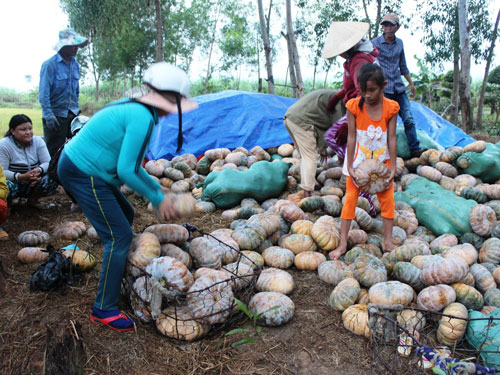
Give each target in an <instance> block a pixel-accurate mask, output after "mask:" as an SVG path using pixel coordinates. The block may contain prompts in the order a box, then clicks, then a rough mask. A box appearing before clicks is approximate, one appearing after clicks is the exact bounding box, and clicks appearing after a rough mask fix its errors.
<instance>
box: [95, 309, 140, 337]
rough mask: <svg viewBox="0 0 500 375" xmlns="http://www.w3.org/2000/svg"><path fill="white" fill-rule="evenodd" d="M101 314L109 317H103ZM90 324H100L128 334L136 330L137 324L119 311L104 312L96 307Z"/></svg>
mask: <svg viewBox="0 0 500 375" xmlns="http://www.w3.org/2000/svg"><path fill="white" fill-rule="evenodd" d="M101 314H102V315H109V316H102V315H101ZM97 315H101V316H102V317H98V316H97ZM90 322H91V323H92V324H98V323H100V324H102V325H103V326H106V327H108V328H111V329H112V330H113V331H118V332H127V331H132V330H134V329H135V322H134V321H133V320H132V319H130V318H129V317H128V316H127V315H125V314H124V313H122V312H121V311H119V310H112V311H102V310H99V309H96V308H95V307H94V308H93V309H92V312H91V313H90Z"/></svg>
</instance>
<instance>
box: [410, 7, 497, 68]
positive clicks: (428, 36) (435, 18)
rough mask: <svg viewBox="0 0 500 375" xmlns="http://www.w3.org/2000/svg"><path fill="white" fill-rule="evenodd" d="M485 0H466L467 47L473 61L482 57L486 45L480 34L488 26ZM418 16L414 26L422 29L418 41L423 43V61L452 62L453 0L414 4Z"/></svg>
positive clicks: (486, 31) (455, 32)
mask: <svg viewBox="0 0 500 375" xmlns="http://www.w3.org/2000/svg"><path fill="white" fill-rule="evenodd" d="M489 3H490V1H489V0H469V2H468V14H469V17H468V18H469V20H470V50H471V55H472V57H473V58H474V60H475V62H476V63H477V62H479V61H480V60H484V58H485V57H486V53H487V47H488V46H487V45H486V43H485V38H484V35H488V34H489V33H490V29H491V22H490V20H489V11H488V5H489ZM417 13H418V14H419V15H420V24H419V25H418V28H419V29H421V30H422V32H423V33H424V34H423V37H422V43H423V44H424V45H426V46H427V48H426V50H425V56H424V60H425V61H426V63H427V64H429V65H434V64H438V65H439V66H440V67H441V68H442V67H443V63H444V62H449V61H453V54H454V53H456V52H457V51H458V50H459V49H460V41H459V37H458V7H457V1H456V0H427V1H425V2H418V3H417Z"/></svg>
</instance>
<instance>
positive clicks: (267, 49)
mask: <svg viewBox="0 0 500 375" xmlns="http://www.w3.org/2000/svg"><path fill="white" fill-rule="evenodd" d="M257 3H258V6H259V22H260V32H261V34H262V42H263V44H264V53H265V55H266V69H267V87H268V92H269V94H274V78H273V66H272V61H271V43H270V41H269V33H268V32H267V30H268V27H267V25H266V20H265V18H264V7H263V6H262V0H257ZM268 23H269V20H268Z"/></svg>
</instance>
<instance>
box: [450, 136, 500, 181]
mask: <svg viewBox="0 0 500 375" xmlns="http://www.w3.org/2000/svg"><path fill="white" fill-rule="evenodd" d="M456 163H457V165H458V166H459V167H460V168H461V171H462V172H463V173H467V174H470V175H473V176H476V177H479V178H480V179H481V180H482V181H484V182H488V183H492V182H495V181H497V180H498V179H500V144H499V143H497V144H493V143H487V144H486V149H485V150H484V151H483V152H479V153H478V152H465V153H463V154H462V155H461V156H459V157H458V158H457V160H456Z"/></svg>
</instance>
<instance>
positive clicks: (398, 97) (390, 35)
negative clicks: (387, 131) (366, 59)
mask: <svg viewBox="0 0 500 375" xmlns="http://www.w3.org/2000/svg"><path fill="white" fill-rule="evenodd" d="M381 25H382V30H383V34H382V35H381V36H379V37H377V38H375V39H373V40H372V43H373V45H374V46H375V47H377V49H378V51H379V56H378V62H379V64H380V67H381V68H382V70H383V71H384V73H385V76H386V78H387V86H385V90H384V95H385V97H387V98H389V99H392V100H395V101H397V102H398V104H399V107H400V109H399V116H400V117H401V119H402V120H403V123H404V126H405V134H406V138H407V139H408V146H409V147H410V153H411V156H412V157H417V156H420V154H421V153H422V150H421V149H420V143H419V141H418V138H417V131H416V129H415V121H414V120H413V116H412V114H411V111H410V101H409V100H408V96H407V95H406V87H405V85H404V83H403V80H402V79H401V76H404V77H405V78H406V80H407V81H408V84H409V85H410V97H411V98H414V97H415V95H416V90H415V85H414V84H413V81H412V79H411V76H410V71H409V70H408V67H407V66H406V58H405V52H404V46H403V41H402V40H401V39H399V38H396V32H397V31H398V30H399V28H400V24H399V17H398V16H397V15H396V14H394V13H389V14H386V15H385V16H384V18H383V19H382V22H381Z"/></svg>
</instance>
